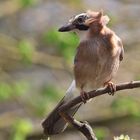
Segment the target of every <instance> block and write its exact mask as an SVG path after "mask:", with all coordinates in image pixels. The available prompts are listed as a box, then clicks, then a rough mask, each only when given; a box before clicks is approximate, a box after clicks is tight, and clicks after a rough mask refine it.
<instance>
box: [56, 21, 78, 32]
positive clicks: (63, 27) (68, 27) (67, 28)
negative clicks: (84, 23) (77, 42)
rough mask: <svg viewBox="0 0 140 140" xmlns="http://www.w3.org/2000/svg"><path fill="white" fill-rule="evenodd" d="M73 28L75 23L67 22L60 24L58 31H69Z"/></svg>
mask: <svg viewBox="0 0 140 140" xmlns="http://www.w3.org/2000/svg"><path fill="white" fill-rule="evenodd" d="M75 28H76V26H75V25H73V24H72V23H68V24H66V25H64V26H62V27H61V28H59V29H58V31H59V32H68V31H71V30H73V29H75Z"/></svg>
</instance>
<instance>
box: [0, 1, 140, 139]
mask: <svg viewBox="0 0 140 140" xmlns="http://www.w3.org/2000/svg"><path fill="white" fill-rule="evenodd" d="M139 5H140V2H139V0H133V1H130V0H118V1H115V0H106V1H104V0H100V1H94V0H81V1H80V0H77V1H74V0H67V1H64V0H59V1H58V0H1V1H0V140H39V139H41V138H42V137H43V135H42V128H41V125H40V124H41V121H42V119H43V118H44V117H45V116H46V115H47V114H48V113H49V112H50V111H51V110H52V109H53V108H54V106H55V105H56V104H57V102H58V101H59V100H60V99H61V98H62V96H63V95H64V94H65V91H66V89H67V88H68V86H69V84H70V83H71V81H72V79H73V73H72V65H73V56H74V54H75V49H76V47H77V44H78V42H79V40H78V37H77V36H76V35H75V34H73V33H59V32H57V29H58V27H60V26H61V25H62V24H63V23H65V22H66V21H68V19H69V18H70V17H71V16H72V15H75V14H78V13H81V12H83V11H86V10H87V9H92V10H95V11H96V10H97V11H99V10H100V9H103V10H104V12H105V13H106V14H108V15H109V16H110V18H111V22H110V24H109V26H110V28H111V29H113V30H114V31H115V32H116V33H117V34H118V35H119V36H120V37H121V38H122V40H123V44H124V48H125V57H124V61H123V62H122V63H121V66H120V69H119V72H118V74H117V76H116V78H115V79H114V81H115V82H125V81H131V80H140V46H139V45H140V39H139V37H140V30H139V25H140V19H139V13H140V6H139ZM139 97H140V94H139V90H138V89H137V90H129V91H123V93H121V94H116V95H115V96H114V97H109V96H107V95H105V96H103V97H99V98H97V99H94V100H93V101H92V102H90V103H88V104H86V105H84V106H83V107H82V108H81V109H80V111H79V112H78V113H77V115H76V117H77V118H79V119H80V120H88V121H89V122H90V123H91V124H92V125H93V128H94V129H95V132H96V135H97V136H98V138H99V140H108V139H113V136H117V135H120V134H122V133H123V134H125V135H126V134H129V136H130V137H132V138H134V139H139V137H140V108H139V106H140V98H139ZM51 139H52V140H56V139H57V140H59V139H60V140H64V139H65V140H69V139H73V140H78V139H80V140H84V138H83V136H82V135H81V134H79V133H77V131H75V130H73V129H72V128H70V129H68V130H67V131H65V132H64V133H62V134H60V135H58V136H53V137H52V138H51Z"/></svg>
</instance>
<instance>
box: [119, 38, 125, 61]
mask: <svg viewBox="0 0 140 140" xmlns="http://www.w3.org/2000/svg"><path fill="white" fill-rule="evenodd" d="M118 46H119V47H120V49H121V51H120V57H119V59H120V61H122V60H123V57H124V48H123V44H122V41H121V39H119V40H118Z"/></svg>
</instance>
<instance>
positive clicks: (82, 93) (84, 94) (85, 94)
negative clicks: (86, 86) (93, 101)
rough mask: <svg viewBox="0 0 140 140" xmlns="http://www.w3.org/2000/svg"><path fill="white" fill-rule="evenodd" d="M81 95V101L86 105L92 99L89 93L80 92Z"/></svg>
mask: <svg viewBox="0 0 140 140" xmlns="http://www.w3.org/2000/svg"><path fill="white" fill-rule="evenodd" d="M80 95H81V99H82V101H83V102H84V104H85V103H86V101H87V100H88V99H89V98H90V97H89V94H88V93H87V92H85V91H83V90H82V91H81V92H80Z"/></svg>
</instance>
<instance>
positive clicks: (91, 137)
mask: <svg viewBox="0 0 140 140" xmlns="http://www.w3.org/2000/svg"><path fill="white" fill-rule="evenodd" d="M139 87H140V81H131V82H127V83H121V84H117V85H116V91H119V90H125V89H132V88H139ZM109 92H111V91H110V89H109V87H105V88H100V89H97V90H94V91H90V92H88V94H89V99H91V98H94V97H96V96H100V95H103V94H106V93H109ZM81 102H82V99H81V96H78V97H76V98H74V99H73V100H71V101H69V102H68V103H66V104H64V105H62V106H61V107H60V109H59V114H60V115H61V116H62V117H63V118H64V120H66V121H67V122H68V123H70V124H72V125H73V126H74V127H75V128H76V129H78V130H79V131H80V132H82V133H83V135H84V136H85V137H86V138H87V139H88V140H97V139H96V137H95V134H94V133H93V130H92V128H91V126H90V125H89V124H88V123H87V122H79V121H77V120H75V119H74V118H73V117H72V116H69V115H68V114H67V113H66V111H67V110H68V109H70V108H72V107H73V106H75V105H77V104H79V103H81Z"/></svg>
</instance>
